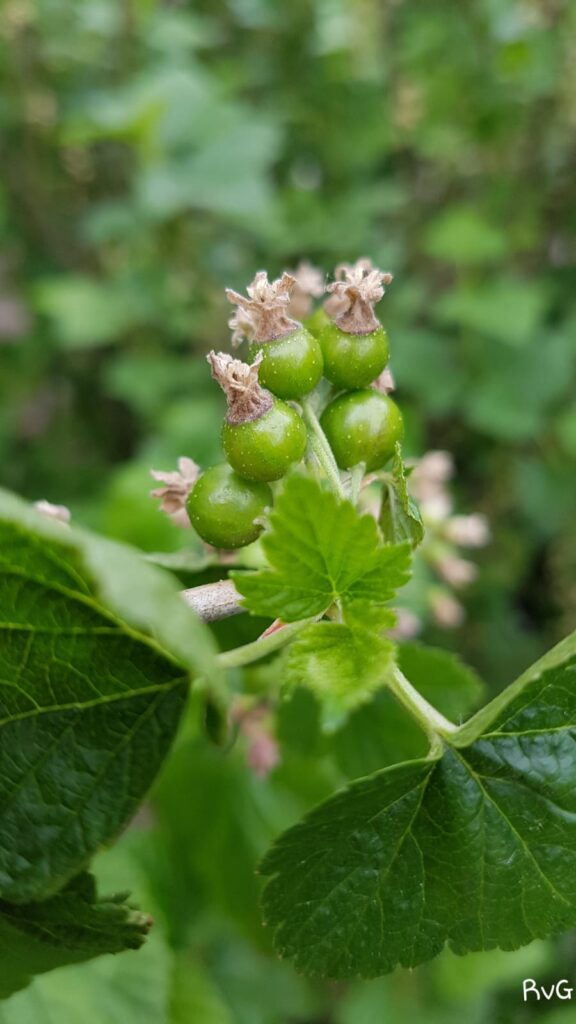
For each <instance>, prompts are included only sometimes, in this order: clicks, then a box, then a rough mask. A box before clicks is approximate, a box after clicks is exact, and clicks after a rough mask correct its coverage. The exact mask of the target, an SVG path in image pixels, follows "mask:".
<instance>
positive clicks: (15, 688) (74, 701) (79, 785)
mask: <svg viewBox="0 0 576 1024" xmlns="http://www.w3.org/2000/svg"><path fill="white" fill-rule="evenodd" d="M192 673H203V674H204V675H206V676H207V677H208V678H213V676H214V662H213V646H212V640H211V637H210V634H209V631H208V629H207V628H206V627H205V626H204V625H203V624H202V623H201V622H200V621H199V620H197V619H196V617H195V616H194V615H193V614H192V612H191V611H190V610H189V609H188V608H187V607H186V606H185V604H184V602H183V601H182V599H181V598H180V596H179V594H178V592H177V590H176V587H175V584H174V583H173V582H172V580H171V579H170V577H168V576H166V575H165V574H164V573H163V572H161V571H160V570H159V569H155V568H153V567H152V566H150V565H147V564H146V563H145V562H144V560H143V559H142V558H140V557H139V556H138V555H137V553H136V552H134V551H132V550H131V549H129V548H126V547H123V546H122V545H119V544H114V543H111V542H108V541H104V540H101V539H99V538H97V537H94V536H92V535H91V534H89V533H86V532H84V531H80V530H73V529H70V528H68V527H65V526H63V525H62V524H60V523H54V522H51V521H49V520H48V519H46V518H45V517H42V516H40V515H38V514H37V513H35V512H33V511H32V510H30V509H29V508H28V507H27V506H26V505H24V504H23V503H22V502H19V501H18V500H17V499H15V498H13V497H11V496H9V495H7V494H6V493H5V492H0V740H1V743H0V897H1V898H2V899H4V900H7V901H10V902H14V903H18V904H21V903H29V902H31V901H36V900H40V899H45V898H46V897H48V896H51V895H53V894H54V893H56V892H57V891H58V889H60V888H61V887H62V886H63V885H64V884H65V883H66V882H67V881H68V880H69V879H70V878H72V877H73V876H74V875H75V874H77V873H78V871H79V870H80V869H81V868H82V867H83V866H84V865H85V864H86V863H87V861H88V860H89V858H90V857H91V855H92V854H93V853H94V852H95V851H96V850H97V849H98V848H99V847H100V846H101V845H102V844H103V843H105V842H107V841H108V840H110V839H111V838H112V837H113V836H115V835H116V834H117V833H118V831H119V830H120V829H121V828H122V827H123V825H124V824H125V823H126V822H127V821H128V820H129V819H130V817H131V816H132V814H133V813H134V811H135V810H136V808H137V806H138V804H139V802H140V801H141V799H142V798H143V796H144V794H145V793H146V791H147V789H148V788H149V786H150V784H151V783H152V781H153V779H154V777H155V775H156V773H157V771H158V769H159V768H160V765H161V764H162V761H163V760H164V758H165V756H166V754H167V752H168V750H169V747H170V744H171V742H172V740H173V737H174V734H175V731H176V728H177V726H178V722H179V719H180V715H181V712H182V708H183V706H184V702H185V700H186V695H187V690H188V682H189V679H190V677H191V674H192Z"/></svg>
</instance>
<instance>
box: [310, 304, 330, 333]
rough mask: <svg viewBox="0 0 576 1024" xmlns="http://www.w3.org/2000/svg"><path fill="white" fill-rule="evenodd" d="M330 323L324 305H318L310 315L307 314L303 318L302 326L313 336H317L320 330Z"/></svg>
mask: <svg viewBox="0 0 576 1024" xmlns="http://www.w3.org/2000/svg"><path fill="white" fill-rule="evenodd" d="M330 323H331V320H330V317H329V316H328V313H327V312H326V310H325V309H324V306H319V307H318V309H315V310H314V312H313V313H311V314H310V316H307V317H306V319H305V320H304V327H305V328H306V330H307V331H310V334H313V335H314V337H315V338H319V337H320V334H321V332H322V331H323V330H324V328H325V327H328V326H329V325H330Z"/></svg>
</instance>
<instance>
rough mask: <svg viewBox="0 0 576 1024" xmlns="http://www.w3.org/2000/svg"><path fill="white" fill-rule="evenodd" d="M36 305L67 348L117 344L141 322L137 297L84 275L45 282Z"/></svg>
mask: <svg viewBox="0 0 576 1024" xmlns="http://www.w3.org/2000/svg"><path fill="white" fill-rule="evenodd" d="M36 302H37V305H38V308H39V309H40V311H41V312H43V313H44V314H45V315H46V316H47V317H49V319H50V320H51V321H52V325H53V331H54V335H55V337H56V340H57V342H58V343H59V344H60V345H61V346H62V347H64V348H92V347H94V346H96V345H105V344H107V343H108V342H113V341H117V340H118V338H119V337H120V336H121V335H122V334H123V332H124V331H126V329H127V328H129V327H132V326H133V325H134V324H135V323H138V321H139V319H140V315H139V312H138V306H137V303H136V302H135V298H134V296H133V295H129V294H127V293H125V292H123V291H122V290H121V289H119V288H118V287H117V286H116V284H114V283H113V282H109V281H108V282H106V281H100V280H97V279H96V278H91V277H88V276H86V275H84V276H82V275H80V274H77V275H75V276H72V275H67V276H66V277H62V278H52V279H49V280H44V281H42V282H41V284H39V285H38V286H37V287H36Z"/></svg>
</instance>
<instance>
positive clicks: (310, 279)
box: [288, 260, 326, 320]
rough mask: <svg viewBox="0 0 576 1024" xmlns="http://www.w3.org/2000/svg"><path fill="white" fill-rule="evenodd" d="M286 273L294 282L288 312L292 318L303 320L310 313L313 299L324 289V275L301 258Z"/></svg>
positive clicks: (322, 292) (319, 295) (321, 293)
mask: <svg viewBox="0 0 576 1024" xmlns="http://www.w3.org/2000/svg"><path fill="white" fill-rule="evenodd" d="M288 273H290V274H291V275H292V277H293V278H294V282H295V284H294V288H293V289H292V293H291V296H290V304H289V306H288V313H289V315H290V316H291V317H293V318H294V320H305V319H306V317H309V316H310V314H311V313H312V306H313V299H319V298H320V297H321V296H322V295H324V292H325V291H326V281H325V275H324V274H323V273H322V271H321V270H320V269H319V267H315V266H314V265H313V264H312V263H309V262H308V260H302V261H301V262H300V263H299V264H298V266H297V267H296V269H295V270H293V271H289V272H288Z"/></svg>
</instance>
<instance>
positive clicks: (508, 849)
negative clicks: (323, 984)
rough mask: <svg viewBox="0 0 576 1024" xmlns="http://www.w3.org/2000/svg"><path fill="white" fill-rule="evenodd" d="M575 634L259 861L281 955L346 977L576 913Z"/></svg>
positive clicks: (528, 937) (502, 943) (510, 944)
mask: <svg viewBox="0 0 576 1024" xmlns="http://www.w3.org/2000/svg"><path fill="white" fill-rule="evenodd" d="M574 647H575V643H574V639H573V638H572V640H571V641H570V643H569V644H567V645H563V646H562V648H561V650H559V651H557V652H555V653H553V654H552V655H550V656H549V658H548V660H547V661H544V662H543V663H542V664H540V665H539V666H536V667H535V669H534V670H533V671H532V672H530V673H528V674H526V676H524V677H522V678H521V679H520V680H519V681H518V682H517V683H516V684H514V685H513V686H512V687H511V688H510V691H509V692H508V693H505V694H502V695H500V697H498V698H496V700H495V701H493V702H492V704H490V705H489V706H488V708H486V709H484V710H483V711H481V712H480V713H479V714H478V715H476V716H475V718H474V719H472V720H471V721H470V723H468V725H466V726H464V727H463V728H462V730H461V731H459V733H456V735H455V737H454V745H453V746H448V747H446V749H445V750H444V752H443V754H442V755H441V756H438V755H437V757H436V759H432V758H429V759H422V760H419V761H411V762H407V763H404V764H399V765H395V766H394V767H392V768H387V769H384V770H383V771H380V772H377V773H376V774H375V775H373V776H372V777H370V778H365V779H360V780H359V781H357V782H355V783H353V784H352V785H351V786H350V787H349V789H347V790H345V791H343V792H340V793H337V794H336V795H335V796H334V797H332V798H331V799H330V800H328V801H327V802H326V803H324V804H322V805H321V806H320V807H318V808H317V809H316V810H315V811H313V812H312V813H311V814H310V815H309V816H308V817H307V818H305V819H304V820H303V821H302V822H301V823H300V824H299V825H296V826H295V827H294V828H292V829H290V830H289V831H288V832H286V833H284V835H283V836H281V837H280V839H279V840H278V841H277V843H276V845H275V846H274V847H273V848H272V849H271V851H270V852H269V853H268V855H267V857H266V858H265V860H264V863H263V865H262V870H263V872H264V873H265V874H267V875H272V876H273V877H272V878H271V880H270V881H269V882H268V884H267V886H266V889H265V893H264V908H265V916H266V920H267V922H268V924H269V925H270V926H271V927H272V928H273V929H274V933H275V943H276V947H277V949H278V950H279V952H280V953H281V954H282V955H283V956H289V957H292V958H293V959H294V961H295V963H296V965H297V966H298V967H299V968H300V969H302V970H305V971H307V972H309V973H313V974H321V975H326V976H328V977H333V978H343V977H350V976H352V975H361V976H364V977H372V976H375V975H378V974H383V973H387V972H388V971H391V970H393V969H394V967H395V966H396V965H398V964H401V965H402V966H405V967H413V966H416V965H417V964H419V963H421V962H423V961H425V960H428V959H430V958H431V957H433V956H435V955H436V954H437V953H438V952H439V951H440V950H441V949H442V947H443V946H444V944H445V943H446V942H447V943H448V944H449V946H450V948H451V949H452V950H453V951H454V952H456V953H458V954H463V953H467V952H471V951H478V950H483V949H493V948H496V947H500V948H502V949H516V948H518V947H519V946H523V945H526V944H527V943H528V942H530V941H532V940H533V939H535V938H544V937H545V936H547V935H550V934H554V933H556V932H560V931H564V930H566V929H568V928H572V927H574V926H575V925H576V687H575V682H576V652H575V651H574Z"/></svg>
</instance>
